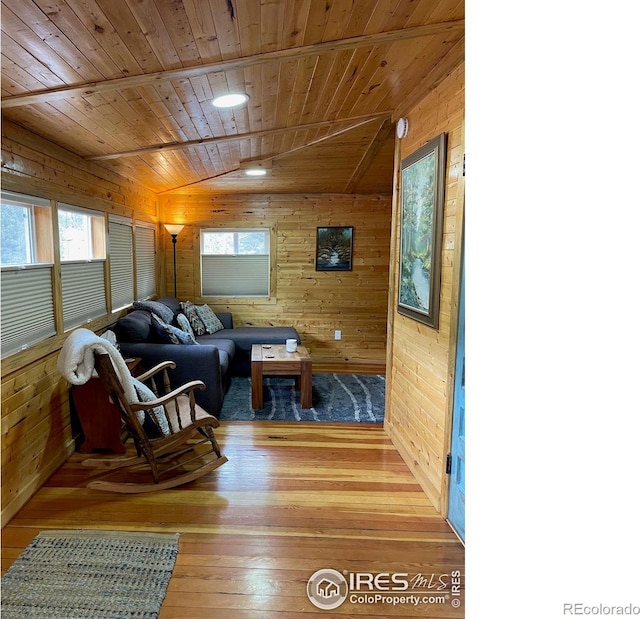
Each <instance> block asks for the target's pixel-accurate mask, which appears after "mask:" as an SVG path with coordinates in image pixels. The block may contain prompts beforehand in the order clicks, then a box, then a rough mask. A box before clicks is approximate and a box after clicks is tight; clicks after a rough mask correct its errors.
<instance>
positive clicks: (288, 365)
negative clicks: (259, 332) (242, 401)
mask: <svg viewBox="0 0 640 619" xmlns="http://www.w3.org/2000/svg"><path fill="white" fill-rule="evenodd" d="M264 376H295V379H296V389H297V390H298V391H300V407H301V408H311V357H310V356H309V351H308V350H307V349H306V348H305V347H304V346H298V349H297V350H296V352H287V351H286V350H285V345H284V344H254V345H253V346H252V347H251V408H254V409H258V408H262V407H263V406H264V400H263V397H262V396H263V393H262V392H263V385H262V379H263V377H264Z"/></svg>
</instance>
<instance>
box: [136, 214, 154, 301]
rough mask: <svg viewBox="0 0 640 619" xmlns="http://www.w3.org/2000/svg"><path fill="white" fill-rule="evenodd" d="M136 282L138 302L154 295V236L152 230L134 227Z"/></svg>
mask: <svg viewBox="0 0 640 619" xmlns="http://www.w3.org/2000/svg"><path fill="white" fill-rule="evenodd" d="M136 281H137V291H136V298H137V299H138V300H143V299H148V298H149V297H152V296H153V295H154V294H155V293H156V235H155V230H154V229H153V228H145V227H142V226H136Z"/></svg>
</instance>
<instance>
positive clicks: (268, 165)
mask: <svg viewBox="0 0 640 619" xmlns="http://www.w3.org/2000/svg"><path fill="white" fill-rule="evenodd" d="M374 120H378V117H377V116H376V117H372V118H367V119H366V120H361V121H360V122H357V123H355V124H353V125H349V126H348V127H344V128H343V129H339V130H338V131H334V132H333V133H328V134H327V135H325V136H322V137H321V138H316V139H315V140H311V141H310V142H307V143H306V144H303V145H302V146H296V148H292V149H290V150H287V151H285V152H283V153H278V154H277V155H273V157H262V158H261V159H252V160H251V162H250V163H252V164H254V165H260V164H265V165H264V167H265V168H269V169H270V168H271V167H272V162H273V161H274V160H277V159H280V158H282V157H286V156H287V155H291V154H292V153H295V152H297V151H299V150H303V149H305V148H309V147H310V146H314V145H315V144H320V143H322V142H324V141H326V140H330V139H332V138H335V137H337V136H339V135H342V134H343V133H346V132H347V131H352V130H353V129H357V128H358V127H362V125H366V124H367V123H370V122H373V121H374ZM318 124H322V123H318ZM385 124H386V125H388V126H389V127H392V126H393V125H391V120H390V119H389V117H388V114H387V118H385V119H384V121H383V126H384V125H385ZM379 135H380V130H378V132H377V134H376V137H377V136H379ZM386 135H388V133H387V134H386ZM251 137H255V136H251ZM385 137H386V136H385ZM375 139H376V138H374V140H375ZM376 152H377V149H376ZM243 163H249V162H241V163H240V165H239V166H238V167H235V168H232V169H231V170H228V171H226V172H222V173H220V174H216V175H215V176H208V177H207V178H202V179H200V180H197V181H193V182H191V183H187V184H186V185H180V186H179V187H174V188H173V189H165V190H164V191H161V192H160V193H169V192H171V191H178V190H180V189H184V188H186V187H190V186H192V185H197V184H199V183H206V182H208V181H213V180H217V179H221V178H224V177H225V176H229V175H231V174H233V173H234V172H238V171H239V170H241V169H243V168H244V167H246V166H244V165H243Z"/></svg>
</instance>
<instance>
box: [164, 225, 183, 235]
mask: <svg viewBox="0 0 640 619" xmlns="http://www.w3.org/2000/svg"><path fill="white" fill-rule="evenodd" d="M164 227H165V229H166V231H167V232H168V233H169V234H171V235H174V234H175V235H176V236H177V235H178V234H180V231H181V230H182V228H184V225H183V224H164Z"/></svg>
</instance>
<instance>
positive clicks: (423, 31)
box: [1, 19, 464, 109]
mask: <svg viewBox="0 0 640 619" xmlns="http://www.w3.org/2000/svg"><path fill="white" fill-rule="evenodd" d="M458 31H461V32H462V31H464V19H456V20H452V21H443V22H437V23H433V24H428V25H425V26H415V27H412V28H404V29H401V30H390V31H388V32H378V33H376V34H367V35H362V36H355V37H349V38H346V39H341V40H338V41H325V42H323V43H313V44H311V45H303V46H301V47H293V48H290V49H283V50H276V51H272V52H265V53H262V54H254V55H252V56H246V57H243V58H234V59H230V60H222V61H219V62H210V63H205V64H202V65H198V66H194V67H187V68H180V69H171V70H168V71H156V72H154V73H146V74H144V75H132V76H129V77H121V78H117V79H112V80H105V81H101V82H89V83H86V84H82V85H80V86H64V87H61V88H51V89H48V90H41V91H37V92H32V93H25V94H20V95H13V96H11V97H4V98H3V99H2V104H1V105H2V109H8V108H13V107H19V106H24V105H34V104H36V103H48V102H49V101H55V100H59V99H66V98H68V97H82V96H88V95H94V94H97V93H103V92H107V91H110V90H118V89H124V88H138V87H141V86H152V85H154V84H159V83H162V82H166V81H171V80H181V79H190V78H193V77H199V76H202V75H208V74H210V73H220V72H224V71H231V70H236V69H245V68H247V67H253V66H256V65H260V64H265V63H268V62H281V61H283V60H290V59H296V60H298V59H300V58H304V57H307V56H317V55H320V54H328V53H333V52H338V51H342V50H347V49H356V48H359V47H373V46H376V45H389V44H391V43H395V42H397V41H406V40H410V39H415V38H419V37H426V36H433V35H439V34H447V33H451V32H458Z"/></svg>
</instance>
